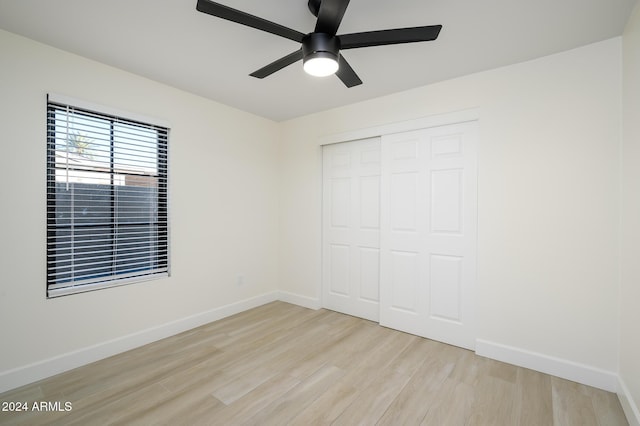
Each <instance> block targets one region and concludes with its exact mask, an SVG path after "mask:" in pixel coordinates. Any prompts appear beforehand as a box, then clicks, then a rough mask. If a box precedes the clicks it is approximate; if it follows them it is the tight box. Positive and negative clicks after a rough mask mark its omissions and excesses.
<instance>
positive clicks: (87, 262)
mask: <svg viewBox="0 0 640 426" xmlns="http://www.w3.org/2000/svg"><path fill="white" fill-rule="evenodd" d="M168 133H169V130H168V128H166V127H161V126H158V125H153V124H146V123H143V122H139V121H134V120H130V119H125V118H122V117H118V116H114V115H107V114H103V113H99V112H96V111H94V110H91V109H83V108H77V107H73V106H70V105H68V104H65V103H61V102H55V101H53V100H52V97H51V96H49V98H48V100H47V296H48V297H57V296H64V295H67V294H72V293H79V292H85V291H91V290H97V289H101V288H106V287H113V286H118V285H123V284H129V283H132V282H136V281H141V280H148V279H151V278H158V277H163V276H164V277H166V276H168V274H169V256H168V253H169V250H168V240H169V238H168V215H167V139H168Z"/></svg>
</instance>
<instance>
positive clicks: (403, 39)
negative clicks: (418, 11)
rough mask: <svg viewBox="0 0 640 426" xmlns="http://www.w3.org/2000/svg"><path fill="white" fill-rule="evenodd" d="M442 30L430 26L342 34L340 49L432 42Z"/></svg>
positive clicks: (439, 26)
mask: <svg viewBox="0 0 640 426" xmlns="http://www.w3.org/2000/svg"><path fill="white" fill-rule="evenodd" d="M441 29H442V25H429V26H426V27H412V28H397V29H394V30H380V31H366V32H362V33H352V34H342V35H340V36H338V37H339V38H340V49H356V48H358V47H369V46H384V45H386V44H401V43H415V42H419V41H431V40H435V39H437V38H438V34H440V30H441Z"/></svg>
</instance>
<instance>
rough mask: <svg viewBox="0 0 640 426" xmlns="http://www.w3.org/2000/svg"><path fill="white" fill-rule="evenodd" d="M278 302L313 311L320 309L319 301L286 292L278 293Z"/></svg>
mask: <svg viewBox="0 0 640 426" xmlns="http://www.w3.org/2000/svg"><path fill="white" fill-rule="evenodd" d="M278 300H281V301H282V302H287V303H291V304H294V305H298V306H302V307H303V308H309V309H314V310H317V309H320V308H321V307H322V302H321V301H320V299H315V298H313V297H308V296H301V295H299V294H295V293H289V292H287V291H279V292H278Z"/></svg>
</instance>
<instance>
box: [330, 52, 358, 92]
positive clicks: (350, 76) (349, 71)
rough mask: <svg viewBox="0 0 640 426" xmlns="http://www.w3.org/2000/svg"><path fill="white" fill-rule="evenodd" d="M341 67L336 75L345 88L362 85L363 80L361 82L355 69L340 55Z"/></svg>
mask: <svg viewBox="0 0 640 426" xmlns="http://www.w3.org/2000/svg"><path fill="white" fill-rule="evenodd" d="M339 65H340V67H339V68H338V71H336V75H337V76H338V78H339V79H340V80H342V82H343V83H344V85H345V86H347V87H353V86H358V85H360V84H362V80H360V77H358V74H356V72H355V71H354V70H353V68H351V65H349V63H348V62H347V60H346V59H345V58H344V57H343V56H342V55H340V59H339Z"/></svg>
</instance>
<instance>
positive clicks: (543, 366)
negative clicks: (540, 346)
mask: <svg viewBox="0 0 640 426" xmlns="http://www.w3.org/2000/svg"><path fill="white" fill-rule="evenodd" d="M476 353H477V354H478V355H481V356H485V357H487V358H491V359H495V360H498V361H503V362H507V363H509V364H513V365H517V366H520V367H524V368H529V369H531V370H535V371H540V372H542V373H546V374H551V375H552V376H556V377H560V378H563V379H567V380H571V381H573V382H577V383H582V384H584V385H588V386H593V387H594V388H598V389H603V390H606V391H608V392H616V391H617V389H618V375H617V374H616V373H613V372H611V371H606V370H601V369H598V368H595V367H591V366H589V365H585V364H579V363H577V362H573V361H568V360H566V359H561V358H555V357H552V356H549V355H544V354H540V353H536V352H531V351H527V350H524V349H520V348H514V347H512V346H506V345H502V344H499V343H495V342H489V341H487V340H481V339H478V340H477V341H476Z"/></svg>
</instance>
